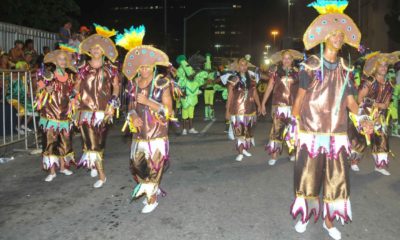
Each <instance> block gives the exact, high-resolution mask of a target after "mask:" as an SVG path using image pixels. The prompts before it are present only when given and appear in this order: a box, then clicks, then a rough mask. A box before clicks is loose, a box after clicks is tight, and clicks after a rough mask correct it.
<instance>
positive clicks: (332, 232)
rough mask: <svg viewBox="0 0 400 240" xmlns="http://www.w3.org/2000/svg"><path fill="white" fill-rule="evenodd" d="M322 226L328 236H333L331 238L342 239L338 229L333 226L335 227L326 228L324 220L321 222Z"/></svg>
mask: <svg viewBox="0 0 400 240" xmlns="http://www.w3.org/2000/svg"><path fill="white" fill-rule="evenodd" d="M322 226H323V227H324V229H325V230H326V231H328V233H329V236H331V238H333V239H335V240H340V239H342V234H341V233H340V231H339V230H338V229H337V228H335V227H332V228H328V227H327V226H326V224H325V221H324V223H323V224H322Z"/></svg>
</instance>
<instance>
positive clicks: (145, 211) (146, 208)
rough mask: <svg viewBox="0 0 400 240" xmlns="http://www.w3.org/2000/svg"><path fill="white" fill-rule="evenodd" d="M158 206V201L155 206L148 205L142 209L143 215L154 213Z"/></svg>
mask: <svg viewBox="0 0 400 240" xmlns="http://www.w3.org/2000/svg"><path fill="white" fill-rule="evenodd" d="M157 206H158V202H157V201H155V202H154V203H153V204H146V205H145V206H144V207H143V209H142V213H151V212H152V211H154V209H156V207H157Z"/></svg>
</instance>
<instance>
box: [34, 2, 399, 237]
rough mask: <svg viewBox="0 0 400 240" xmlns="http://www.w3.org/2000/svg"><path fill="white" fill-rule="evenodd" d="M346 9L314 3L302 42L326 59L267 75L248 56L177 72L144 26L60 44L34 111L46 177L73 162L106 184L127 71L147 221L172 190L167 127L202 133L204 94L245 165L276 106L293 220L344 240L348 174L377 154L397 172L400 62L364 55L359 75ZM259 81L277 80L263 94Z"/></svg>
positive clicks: (276, 151) (184, 62)
mask: <svg viewBox="0 0 400 240" xmlns="http://www.w3.org/2000/svg"><path fill="white" fill-rule="evenodd" d="M347 5H348V2H347V1H316V2H314V3H312V4H310V6H311V7H314V8H315V9H316V10H317V11H318V12H319V13H320V15H319V16H318V17H317V18H316V19H315V20H314V21H313V22H312V24H311V25H310V26H309V27H308V29H307V30H306V32H305V34H304V39H303V42H304V45H305V48H306V50H310V49H312V48H315V47H317V46H318V47H319V48H320V49H319V54H317V55H309V56H307V55H306V54H304V53H301V52H299V51H296V50H293V49H286V50H282V51H280V52H277V53H275V54H274V55H273V56H271V60H272V67H270V68H269V70H266V71H261V70H259V69H258V68H255V66H254V65H253V64H251V63H250V61H249V57H243V58H239V59H236V60H234V61H233V62H231V63H230V64H228V65H227V66H226V67H225V69H224V70H221V69H218V70H217V68H215V67H213V65H212V62H211V55H209V54H207V55H206V57H205V59H204V62H203V63H202V64H203V66H202V67H198V66H197V68H196V69H195V67H193V66H191V64H189V61H188V59H187V58H186V56H184V55H181V56H178V57H177V59H176V63H177V64H178V65H179V67H178V68H177V69H174V68H173V66H172V64H171V61H170V59H169V58H168V56H167V55H166V54H165V53H164V52H162V51H161V50H159V49H157V48H154V47H153V46H149V45H143V43H142V42H143V38H144V35H145V28H144V26H139V27H136V28H135V27H131V28H130V29H127V30H125V31H124V33H122V34H118V33H117V32H116V31H115V30H110V29H108V28H106V27H102V26H99V25H95V27H96V31H97V33H96V34H94V35H91V36H90V37H88V38H87V39H85V40H84V41H83V42H82V43H81V44H80V46H79V49H74V48H72V47H70V46H67V45H61V46H60V49H58V50H55V51H52V52H50V53H48V54H47V55H46V56H45V59H44V62H45V63H46V64H47V67H46V68H45V69H44V70H43V69H42V72H41V74H40V76H41V80H40V81H39V82H38V92H37V98H36V102H35V107H36V109H37V110H38V111H39V112H40V121H39V124H40V127H41V130H42V136H43V140H42V144H43V154H42V164H43V169H44V170H46V171H48V176H47V177H46V179H45V181H47V182H51V181H52V180H54V178H55V177H56V169H58V170H59V172H60V173H62V174H64V175H71V174H73V172H72V171H71V170H70V169H69V166H70V164H75V165H76V166H78V167H85V168H87V169H88V170H89V171H88V172H90V175H91V177H98V180H97V181H96V182H95V183H94V185H93V186H94V188H100V187H102V186H103V185H104V184H105V183H106V181H107V178H106V169H105V168H104V165H105V164H104V163H105V162H106V159H104V150H105V145H106V139H107V132H108V129H109V127H110V125H111V124H112V123H113V120H114V119H115V117H118V115H119V111H120V107H121V100H120V99H119V98H120V96H121V94H120V92H121V90H120V87H121V85H122V84H121V82H120V79H121V76H119V73H121V72H122V73H123V75H125V77H126V79H127V80H128V84H127V86H126V88H125V89H124V90H125V93H126V94H125V96H126V98H127V104H126V105H127V109H126V110H125V112H126V113H127V114H126V115H125V117H126V121H125V124H124V126H123V129H122V130H123V131H130V132H131V133H132V145H131V148H130V155H129V159H130V160H129V169H130V171H131V173H132V176H133V179H134V180H135V181H136V183H137V184H136V185H135V186H134V189H133V191H132V198H133V199H137V198H140V197H141V196H145V199H144V201H143V204H144V207H143V209H142V212H143V213H149V212H152V211H153V210H154V209H155V208H156V207H157V205H158V198H159V197H160V196H162V195H163V193H164V192H163V190H161V188H160V184H161V179H162V177H163V173H164V170H165V169H166V166H167V165H168V164H169V162H168V161H169V140H168V128H169V124H170V122H178V119H177V116H178V113H179V115H181V118H182V129H183V130H182V135H187V134H197V133H198V131H197V130H196V129H195V127H194V121H193V119H194V117H195V116H194V115H195V113H196V112H197V111H196V107H197V104H198V102H199V95H200V94H202V93H203V96H204V106H205V109H204V114H205V115H204V120H206V121H213V120H215V110H214V97H215V94H216V92H222V96H223V99H224V100H226V112H225V118H226V119H225V120H226V121H227V122H228V124H229V127H228V128H229V135H230V136H231V139H232V140H235V141H234V144H235V145H234V146H235V149H236V150H237V156H236V157H235V160H236V161H242V160H243V159H244V157H250V156H251V153H250V149H251V147H252V146H254V132H253V128H254V126H255V124H256V120H257V117H258V116H260V115H266V112H267V111H266V103H267V101H268V99H269V98H270V97H271V99H272V100H271V101H272V120H273V124H272V128H271V130H270V133H269V142H268V144H266V147H265V149H266V152H267V154H269V155H270V159H269V161H268V164H269V165H271V166H272V165H275V163H276V161H277V159H278V157H279V155H280V154H281V153H282V151H283V148H284V146H287V148H288V152H289V159H290V161H293V162H294V201H293V204H292V205H291V210H290V212H291V214H292V215H293V217H294V218H296V217H297V216H298V215H300V216H301V217H300V219H299V221H298V222H297V224H296V225H295V230H296V231H297V232H299V233H302V232H304V231H306V228H307V225H308V223H309V221H310V219H311V217H312V216H313V217H314V218H313V219H314V221H315V222H316V221H317V220H318V219H319V217H320V216H321V217H322V218H323V228H324V229H326V231H327V233H328V234H329V235H330V236H331V237H332V238H333V239H341V233H340V231H339V230H338V229H337V228H335V227H334V226H333V221H334V220H335V219H336V220H340V222H341V223H342V224H343V223H344V222H349V221H351V220H352V210H351V201H350V184H349V169H352V170H353V171H359V167H358V165H357V164H358V162H359V161H360V160H361V158H362V155H363V153H364V152H365V149H366V148H367V147H368V146H369V147H371V152H372V159H373V160H374V161H373V162H374V164H375V171H377V172H379V173H381V174H383V175H390V173H389V171H388V166H389V156H390V153H391V152H390V148H389V140H388V136H389V134H390V131H391V129H392V128H393V129H396V131H397V125H398V123H397V115H398V114H397V111H398V109H397V105H398V92H399V87H398V86H399V85H396V81H395V77H394V76H393V74H390V71H389V68H391V67H393V66H394V65H395V64H396V63H398V62H400V52H393V53H381V52H372V53H369V54H364V55H363V56H362V57H361V58H360V59H361V60H362V61H359V63H360V62H361V63H360V66H363V67H362V70H360V68H354V67H352V64H351V62H349V60H347V59H344V58H341V57H339V56H338V53H339V51H340V50H341V48H342V46H343V45H344V44H348V45H349V46H351V47H354V48H359V47H360V40H361V33H360V31H359V29H358V27H357V26H356V24H355V23H354V22H353V20H352V19H351V18H350V17H349V16H347V15H346V14H344V13H343V12H344V10H345V8H346V7H347ZM112 37H115V43H114V42H113V40H112V39H111V38H112ZM116 45H118V46H120V47H122V48H124V49H126V50H127V53H126V56H125V60H124V62H123V64H122V68H118V67H116V66H115V65H114V64H113V63H114V62H115V60H116V59H117V57H118V51H117V48H116ZM83 56H86V57H83ZM82 59H86V60H82ZM260 79H264V80H266V81H268V85H267V87H266V88H265V91H264V93H263V94H261V95H260V94H259V92H258V91H257V89H258V88H257V86H258V85H259V84H260ZM74 129H79V131H80V134H81V138H82V150H83V154H82V156H81V158H80V160H78V161H75V156H74V151H73V148H72V135H73V132H74ZM265 134H267V133H266V132H265ZM127 166H128V164H127ZM321 190H322V193H321ZM320 196H322V199H321V197H320Z"/></svg>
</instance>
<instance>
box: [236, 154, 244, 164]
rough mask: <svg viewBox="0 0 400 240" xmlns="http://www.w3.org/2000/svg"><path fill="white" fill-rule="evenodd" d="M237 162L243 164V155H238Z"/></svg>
mask: <svg viewBox="0 0 400 240" xmlns="http://www.w3.org/2000/svg"><path fill="white" fill-rule="evenodd" d="M235 160H236V161H238V162H241V161H242V160H243V154H239V155H237V157H236V159H235Z"/></svg>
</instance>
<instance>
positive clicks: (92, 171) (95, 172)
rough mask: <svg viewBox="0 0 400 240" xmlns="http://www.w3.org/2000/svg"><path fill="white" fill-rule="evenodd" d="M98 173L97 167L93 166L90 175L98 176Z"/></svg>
mask: <svg viewBox="0 0 400 240" xmlns="http://www.w3.org/2000/svg"><path fill="white" fill-rule="evenodd" d="M97 175H98V173H97V169H96V168H92V169H91V170H90V176H91V177H97Z"/></svg>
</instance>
